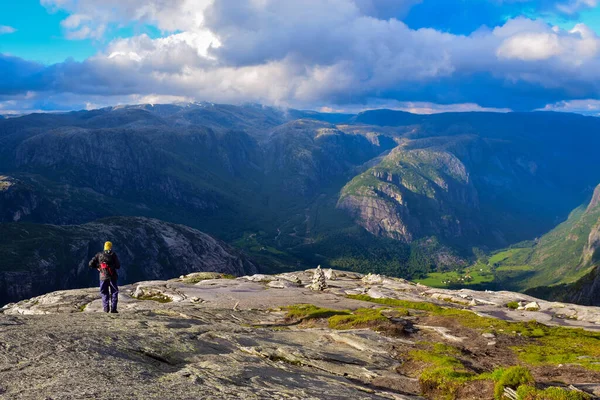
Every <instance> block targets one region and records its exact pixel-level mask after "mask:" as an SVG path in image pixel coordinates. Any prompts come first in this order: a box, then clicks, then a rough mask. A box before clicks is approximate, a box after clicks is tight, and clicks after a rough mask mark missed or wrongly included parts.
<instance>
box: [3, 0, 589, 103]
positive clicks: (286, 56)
mask: <svg viewBox="0 0 600 400" xmlns="http://www.w3.org/2000/svg"><path fill="white" fill-rule="evenodd" d="M424 1H432V0H424ZM591 1H592V0H586V1H584V2H581V1H579V2H578V1H560V2H555V1H550V0H540V1H537V2H536V1H534V0H503V1H502V0H498V2H501V3H515V4H517V3H523V4H525V3H526V4H530V3H531V4H533V3H535V4H537V6H538V7H542V6H543V7H545V8H556V7H558V6H559V5H562V6H569V7H571V8H570V9H569V10H573V12H577V11H580V10H582V9H584V8H586V7H589V6H591ZM419 2H420V1H419V0H397V1H396V0H394V1H392V0H381V1H380V0H302V1H299V0H297V1H296V0H285V1H282V0H147V1H143V2H142V1H138V0H103V1H102V2H99V1H97V0H42V4H43V5H45V6H46V7H48V8H49V9H51V10H52V9H61V10H65V11H67V12H68V13H70V16H69V17H67V18H66V19H65V20H64V21H63V22H62V26H63V28H64V29H65V30H66V32H67V35H68V36H69V37H71V38H73V39H77V38H79V39H81V38H89V37H92V38H99V37H102V35H104V33H105V32H106V30H107V29H110V27H111V26H112V25H115V26H123V25H127V24H129V23H131V21H137V22H139V23H149V24H155V25H156V26H158V27H159V28H160V29H162V30H164V34H163V36H164V37H161V38H156V39H153V38H150V37H149V36H147V35H139V36H134V37H130V38H121V39H117V40H114V41H112V42H110V43H109V44H108V45H107V46H106V47H105V48H104V50H103V51H102V52H101V53H99V54H97V55H96V56H94V57H92V58H90V59H88V60H86V61H85V62H83V63H75V62H65V63H62V64H58V65H55V66H51V67H48V68H46V70H45V71H43V72H42V73H40V72H39V71H38V70H37V69H36V68H33V69H32V71H35V74H34V73H31V74H30V77H29V78H28V76H24V74H21V75H19V76H18V78H19V79H13V80H12V81H11V80H10V79H8V80H7V82H8V81H10V85H9V84H8V83H5V85H4V86H3V85H2V82H0V94H1V93H2V91H3V90H4V91H5V92H6V93H9V92H10V93H15V92H18V91H19V90H35V91H36V92H39V93H42V92H46V93H51V94H61V93H63V94H72V96H71V97H69V96H65V97H64V98H65V99H66V98H70V99H73V101H76V104H81V105H82V107H85V104H86V103H89V104H92V105H96V104H104V102H103V101H101V99H100V98H101V97H102V96H105V97H106V98H107V99H111V101H117V99H126V100H131V101H133V100H135V99H143V97H144V96H148V95H151V96H163V97H162V98H165V99H169V98H171V97H169V96H173V98H185V99H193V100H208V101H215V102H227V103H239V102H245V101H252V102H261V103H266V104H272V105H282V106H291V107H300V108H312V107H315V105H322V104H327V105H328V106H329V105H339V107H344V105H346V104H364V103H365V102H366V101H367V100H368V99H381V101H382V102H383V103H385V102H386V101H387V102H389V100H390V99H392V100H397V101H398V102H400V103H399V104H396V107H402V109H407V110H413V111H417V112H436V111H437V110H440V109H441V110H446V109H444V108H443V107H441V106H437V105H436V104H449V106H448V107H450V108H448V109H447V110H450V109H457V108H460V107H463V108H464V109H465V110H467V109H468V110H478V109H482V110H487V109H493V110H496V109H505V108H513V103H515V102H523V105H517V106H515V107H514V108H517V107H523V108H527V107H530V108H531V107H536V108H537V107H541V106H543V105H544V104H546V103H552V102H553V101H556V100H558V99H560V97H559V98H556V96H561V95H562V96H565V97H563V98H590V97H595V96H598V97H600V57H599V49H600V44H599V43H600V41H599V38H598V36H597V35H596V34H595V32H593V31H592V30H591V29H590V28H589V27H587V26H586V25H583V24H578V25H575V26H574V28H573V29H572V30H570V31H567V30H564V29H560V28H558V27H553V26H551V25H548V24H546V23H544V22H543V21H541V20H531V19H527V18H515V19H511V20H508V21H507V22H506V23H504V24H503V25H502V26H498V27H495V28H492V29H490V28H481V29H479V30H477V31H475V32H473V33H471V34H469V35H454V34H449V33H444V32H441V31H438V30H435V29H432V28H425V29H418V30H415V29H411V28H409V27H408V26H407V25H406V24H405V23H403V22H402V21H399V20H398V19H395V18H391V17H392V16H394V15H402V14H403V13H406V12H408V10H409V9H410V7H412V6H414V5H415V4H417V3H419ZM594 3H595V1H594ZM0 68H2V64H1V63H0ZM19 70H22V69H19ZM1 72H2V71H0V73H1ZM13 82H16V83H13ZM76 96H88V97H90V99H87V100H86V99H77V100H74V99H75V97H76ZM165 96H167V97H165ZM547 96H550V97H549V98H548V97H547ZM92 97H96V98H95V99H92ZM84 100H85V101H84ZM409 100H410V101H412V102H408V101H409ZM118 101H121V100H118ZM431 104H433V105H434V106H432V105H431ZM477 104H479V105H477ZM339 107H337V106H336V108H339ZM453 107H454V108H453Z"/></svg>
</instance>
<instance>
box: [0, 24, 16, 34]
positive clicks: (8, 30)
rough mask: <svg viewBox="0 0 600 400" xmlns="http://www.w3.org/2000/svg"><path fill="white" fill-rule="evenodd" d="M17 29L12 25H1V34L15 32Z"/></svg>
mask: <svg viewBox="0 0 600 400" xmlns="http://www.w3.org/2000/svg"><path fill="white" fill-rule="evenodd" d="M16 31H17V30H16V29H15V28H13V27H12V26H6V25H0V35H6V34H8V33H15V32H16Z"/></svg>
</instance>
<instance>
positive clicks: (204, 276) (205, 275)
mask: <svg viewBox="0 0 600 400" xmlns="http://www.w3.org/2000/svg"><path fill="white" fill-rule="evenodd" d="M235 278H236V276H235V275H230V274H220V273H214V272H200V273H197V274H193V275H192V276H190V277H186V278H184V279H183V280H182V282H183V283H187V284H189V285H194V284H196V283H198V282H202V281H206V280H209V279H235Z"/></svg>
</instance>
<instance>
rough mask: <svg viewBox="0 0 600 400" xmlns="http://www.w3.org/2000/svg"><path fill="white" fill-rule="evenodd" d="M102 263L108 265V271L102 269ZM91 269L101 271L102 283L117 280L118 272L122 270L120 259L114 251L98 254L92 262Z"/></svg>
mask: <svg viewBox="0 0 600 400" xmlns="http://www.w3.org/2000/svg"><path fill="white" fill-rule="evenodd" d="M102 263H106V265H107V266H108V268H107V269H103V268H100V267H101V265H102ZM89 265H90V268H94V269H97V270H99V271H100V280H101V281H110V280H111V279H115V280H116V279H117V277H118V276H117V270H118V269H119V268H121V263H120V262H119V257H117V254H116V253H114V252H113V251H101V252H100V253H98V254H96V255H95V256H94V258H92V260H91V261H90V264H89Z"/></svg>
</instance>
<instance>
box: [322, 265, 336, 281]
mask: <svg viewBox="0 0 600 400" xmlns="http://www.w3.org/2000/svg"><path fill="white" fill-rule="evenodd" d="M325 278H326V279H327V280H330V281H335V280H336V278H337V275H336V273H335V271H334V270H333V269H331V268H329V269H328V270H326V271H325Z"/></svg>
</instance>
